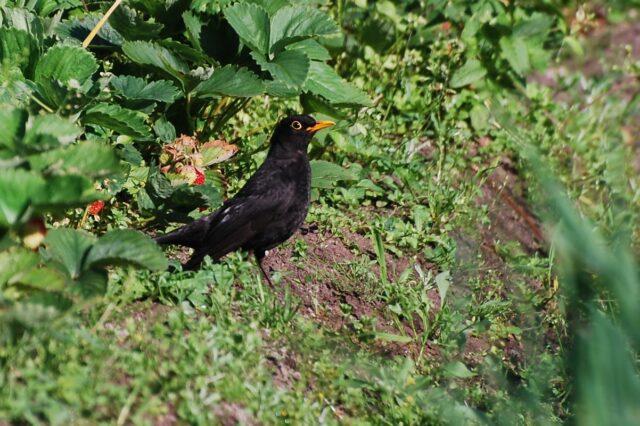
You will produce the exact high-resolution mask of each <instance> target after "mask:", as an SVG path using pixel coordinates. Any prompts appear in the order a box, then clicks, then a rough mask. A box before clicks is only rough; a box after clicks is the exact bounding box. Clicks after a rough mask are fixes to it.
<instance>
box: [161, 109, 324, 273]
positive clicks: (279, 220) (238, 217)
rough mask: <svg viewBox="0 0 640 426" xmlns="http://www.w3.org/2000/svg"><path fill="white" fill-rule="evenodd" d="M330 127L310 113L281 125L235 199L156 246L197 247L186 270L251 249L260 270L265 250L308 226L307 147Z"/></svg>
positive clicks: (289, 119)
mask: <svg viewBox="0 0 640 426" xmlns="http://www.w3.org/2000/svg"><path fill="white" fill-rule="evenodd" d="M332 124H333V123H331V122H316V120H315V119H314V118H313V117H311V116H310V115H295V116H291V117H288V118H285V119H283V120H282V121H280V122H279V123H278V125H277V127H276V129H275V131H274V132H273V135H272V137H271V146H270V148H269V152H268V154H267V158H266V160H265V161H264V163H263V164H262V165H261V166H260V168H259V169H258V170H257V171H256V173H255V174H254V175H253V176H251V177H250V178H249V180H248V181H247V183H246V184H245V185H244V187H243V188H242V189H241V190H240V191H239V192H238V193H237V194H236V195H235V196H234V197H233V198H231V199H230V200H228V201H227V202H225V203H224V204H223V205H222V207H220V208H219V209H218V210H217V211H216V212H214V213H212V214H210V215H208V216H205V217H203V218H201V219H199V220H196V221H194V222H192V223H190V224H188V225H185V226H183V227H181V228H179V229H177V230H176V231H174V232H171V233H170V234H167V235H164V236H161V237H157V238H156V242H158V243H159V244H176V245H182V246H187V247H191V248H193V249H194V252H193V255H192V256H191V259H190V260H189V261H188V262H187V263H186V264H185V265H184V267H185V269H195V268H197V267H198V266H199V265H200V264H201V263H202V261H203V260H204V258H205V256H207V255H208V256H210V257H211V259H213V260H214V261H216V260H218V259H220V258H221V257H223V256H224V255H226V254H227V253H230V252H232V251H234V250H237V249H245V250H251V251H253V253H254V254H255V256H256V258H257V260H258V263H259V265H260V267H261V268H262V265H261V263H260V262H261V260H262V258H263V257H264V254H265V252H266V251H267V250H269V249H271V248H273V247H275V246H277V245H278V244H281V243H283V242H284V241H286V240H287V239H288V238H289V237H291V236H292V235H293V234H294V232H295V231H296V230H297V229H298V228H299V227H300V225H302V223H303V222H304V219H305V217H306V215H307V210H308V207H309V199H310V189H311V168H310V165H309V158H308V156H307V147H308V145H309V142H311V139H312V137H313V135H314V134H315V132H316V131H317V130H319V129H321V128H324V127H327V126H329V125H332ZM263 272H264V270H263ZM265 276H266V274H265ZM267 279H268V276H267Z"/></svg>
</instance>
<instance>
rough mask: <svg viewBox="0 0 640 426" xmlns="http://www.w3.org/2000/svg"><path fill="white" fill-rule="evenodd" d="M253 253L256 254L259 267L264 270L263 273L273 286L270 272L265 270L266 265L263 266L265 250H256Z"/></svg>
mask: <svg viewBox="0 0 640 426" xmlns="http://www.w3.org/2000/svg"><path fill="white" fill-rule="evenodd" d="M253 254H254V255H255V256H256V262H257V263H258V267H259V268H260V270H261V271H262V275H263V276H264V277H265V279H266V280H267V282H268V283H269V285H270V286H271V287H272V288H273V287H274V285H273V283H272V282H271V278H269V274H267V271H265V270H264V267H263V266H262V259H264V255H265V251H264V250H256V251H255V252H254V253H253Z"/></svg>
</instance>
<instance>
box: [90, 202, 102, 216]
mask: <svg viewBox="0 0 640 426" xmlns="http://www.w3.org/2000/svg"><path fill="white" fill-rule="evenodd" d="M103 208H104V201H102V200H98V201H94V202H93V203H91V204H89V207H88V210H89V214H90V215H92V216H98V215H99V214H100V212H101V211H102V209H103Z"/></svg>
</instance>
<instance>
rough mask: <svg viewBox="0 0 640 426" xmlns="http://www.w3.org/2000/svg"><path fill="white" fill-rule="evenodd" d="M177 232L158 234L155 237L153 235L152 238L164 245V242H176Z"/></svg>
mask: <svg viewBox="0 0 640 426" xmlns="http://www.w3.org/2000/svg"><path fill="white" fill-rule="evenodd" d="M178 234H179V232H178V231H174V232H170V233H168V234H164V235H160V236H157V237H153V240H154V241H155V242H156V243H158V244H160V245H165V244H176V243H177V242H178V241H177V240H178V238H177V236H178Z"/></svg>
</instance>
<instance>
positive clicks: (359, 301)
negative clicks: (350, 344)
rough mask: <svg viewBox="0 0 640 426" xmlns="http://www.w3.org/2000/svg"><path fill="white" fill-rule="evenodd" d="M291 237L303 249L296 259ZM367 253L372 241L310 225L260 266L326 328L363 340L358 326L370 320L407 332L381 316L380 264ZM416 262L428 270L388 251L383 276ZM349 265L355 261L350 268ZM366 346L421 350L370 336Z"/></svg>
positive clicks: (393, 352) (389, 352)
mask: <svg viewBox="0 0 640 426" xmlns="http://www.w3.org/2000/svg"><path fill="white" fill-rule="evenodd" d="M296 240H297V241H299V242H301V243H303V244H304V245H305V246H306V247H307V250H306V253H305V255H304V256H303V257H302V258H300V259H296V255H295V253H294V247H295V246H296ZM345 241H347V242H348V243H345ZM350 247H351V248H350ZM372 253H373V246H372V243H371V241H370V240H369V239H368V238H366V237H364V236H362V235H359V234H356V233H350V232H345V235H344V236H342V237H341V238H339V237H337V236H335V235H332V234H330V233H329V232H325V231H319V230H318V229H317V228H316V227H313V226H311V227H309V228H307V229H306V230H305V231H304V232H301V233H298V234H297V235H296V236H295V237H294V240H293V243H292V244H288V245H286V246H284V247H280V248H278V249H276V250H273V251H272V252H271V253H269V255H267V257H266V258H265V260H264V265H265V267H266V268H267V270H269V271H271V272H276V271H277V272H279V273H281V274H282V277H283V278H282V285H283V286H288V288H290V289H291V291H292V293H293V294H294V295H295V296H296V297H298V298H299V299H300V301H301V307H300V313H301V314H302V315H304V316H306V317H308V318H311V319H313V320H314V321H317V322H319V323H321V324H322V325H323V326H325V327H327V328H328V329H330V330H333V331H336V332H337V331H341V330H343V331H344V330H347V331H349V332H350V333H351V334H352V335H353V336H354V337H355V338H356V340H357V339H360V338H365V339H366V336H362V335H359V333H361V332H363V333H366V331H363V330H362V329H359V327H360V326H361V325H363V324H364V328H367V325H366V324H375V325H374V327H375V330H376V331H377V332H384V333H390V334H401V333H407V334H408V335H412V334H413V331H412V328H411V326H410V325H409V324H402V327H404V330H398V328H397V325H396V324H394V323H392V322H391V320H390V319H389V318H388V315H386V311H387V309H388V307H387V306H386V305H385V304H383V303H382V302H380V301H379V300H378V299H377V297H376V291H377V290H378V289H377V288H376V286H380V285H381V281H380V278H379V277H380V271H379V268H378V266H377V265H375V264H373V263H372V262H373V261H372ZM415 262H418V263H419V264H420V266H421V267H422V268H423V270H427V269H430V268H433V265H430V264H428V263H426V262H422V261H420V260H416V259H407V258H402V259H401V258H396V257H394V256H391V255H388V256H387V263H388V268H387V269H388V275H389V277H388V279H389V280H390V281H393V280H395V279H396V278H397V277H398V276H399V275H400V274H402V272H404V271H405V270H406V269H407V268H409V267H412V265H413V264H414V263H415ZM353 265H358V266H357V268H356V269H355V270H354V269H353ZM430 297H432V301H433V305H434V309H435V307H437V306H439V303H438V299H437V296H436V292H435V291H434V292H433V293H430ZM371 345H373V347H374V350H375V351H376V352H378V353H382V354H386V355H390V356H393V355H403V356H405V355H412V354H413V355H415V354H418V353H420V352H421V348H419V347H417V346H416V344H415V343H410V344H399V343H396V342H383V341H380V340H378V339H375V340H374V341H373V343H372V342H370V341H368V344H367V348H368V349H371ZM429 350H430V349H429V348H427V352H429Z"/></svg>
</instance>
